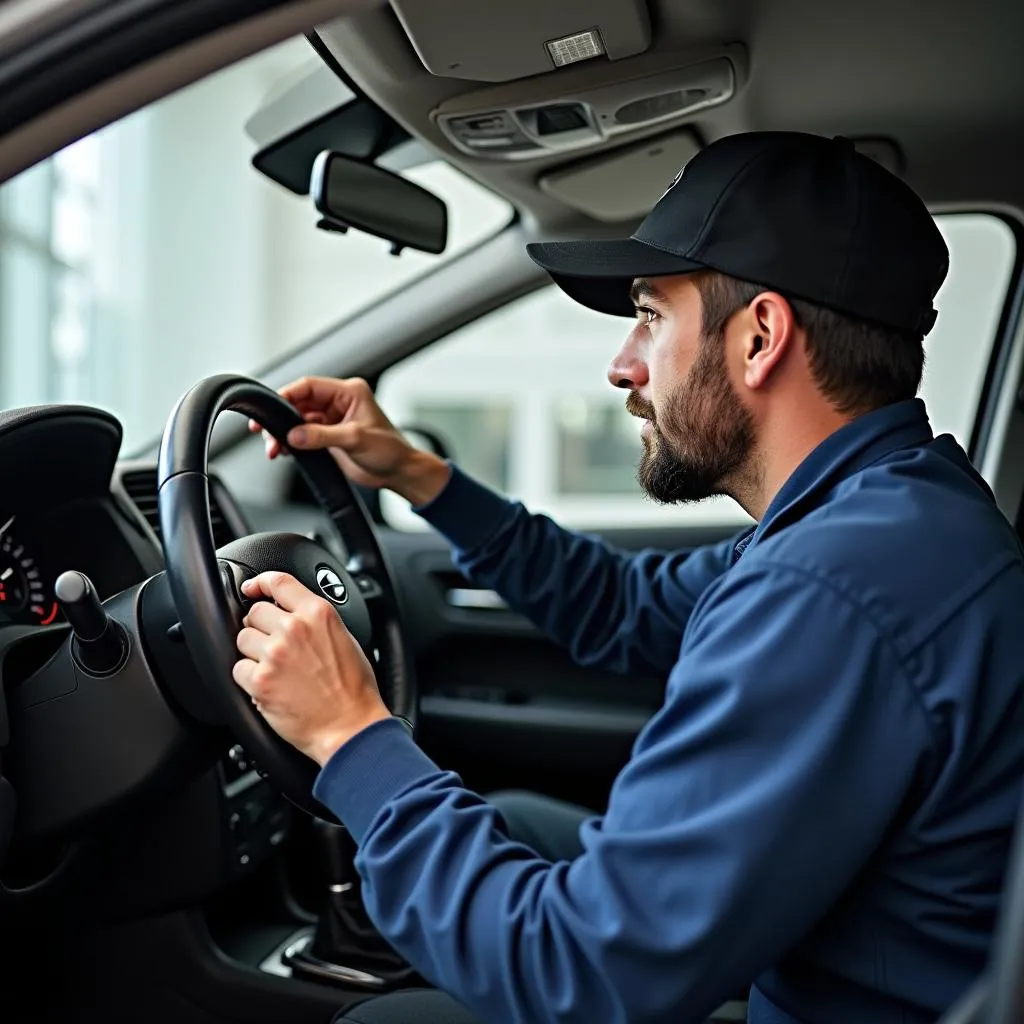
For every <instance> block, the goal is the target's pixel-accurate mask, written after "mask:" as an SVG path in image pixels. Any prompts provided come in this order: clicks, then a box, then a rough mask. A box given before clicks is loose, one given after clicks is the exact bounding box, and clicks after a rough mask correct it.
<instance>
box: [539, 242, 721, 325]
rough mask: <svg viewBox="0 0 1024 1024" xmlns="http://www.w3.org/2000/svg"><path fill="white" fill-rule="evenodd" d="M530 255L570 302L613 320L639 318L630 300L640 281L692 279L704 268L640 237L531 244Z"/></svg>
mask: <svg viewBox="0 0 1024 1024" xmlns="http://www.w3.org/2000/svg"><path fill="white" fill-rule="evenodd" d="M526 251H527V253H529V255H530V258H531V259H532V260H533V261H534V263H536V264H537V265H538V266H539V267H543V269H544V270H546V271H547V272H548V273H549V274H550V275H551V277H552V279H553V280H554V282H555V284H557V285H558V287H559V288H561V289H562V291H563V292H565V294H566V295H568V296H569V297H570V298H571V299H575V300H576V301H577V302H579V303H580V304H581V305H584V306H587V307H589V308H590V309H594V310H597V312H598V313H610V314H611V315H612V316H634V315H635V313H636V310H635V307H634V306H633V301H632V299H630V297H629V293H630V289H631V288H632V287H633V281H634V279H635V278H638V277H666V276H669V275H671V274H692V273H693V272H694V271H697V270H703V269H705V268H704V267H703V266H702V265H701V264H700V263H694V262H693V260H688V259H684V258H683V257H682V256H675V255H673V254H672V253H669V252H664V251H663V250H661V249H655V248H654V247H653V246H650V245H646V244H644V243H643V242H638V241H637V240H636V239H635V238H616V239H610V240H607V241H601V240H596V239H595V240H587V241H578V242H531V243H530V244H529V245H527V247H526Z"/></svg>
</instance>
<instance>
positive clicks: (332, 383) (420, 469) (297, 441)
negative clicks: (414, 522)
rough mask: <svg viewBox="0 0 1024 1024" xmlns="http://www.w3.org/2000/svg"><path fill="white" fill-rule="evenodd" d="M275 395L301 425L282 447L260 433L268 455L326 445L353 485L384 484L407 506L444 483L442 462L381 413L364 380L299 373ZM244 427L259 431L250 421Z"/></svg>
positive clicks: (425, 498)
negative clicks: (292, 410)
mask: <svg viewBox="0 0 1024 1024" xmlns="http://www.w3.org/2000/svg"><path fill="white" fill-rule="evenodd" d="M280 394H281V397H282V398H284V399H285V400H286V401H288V402H290V403H291V404H292V405H294V406H295V408H296V409H298V411H299V413H300V414H301V415H302V417H303V418H304V419H305V421H306V425H305V426H303V427H296V428H295V429H294V430H292V432H291V433H290V434H289V435H288V445H287V449H285V448H284V447H282V446H281V444H279V443H278V442H277V441H276V440H275V439H274V438H272V437H270V436H269V435H265V437H266V443H267V455H268V456H269V457H270V458H271V459H273V458H276V457H277V456H278V455H283V454H287V451H288V450H291V451H303V450H304V451H312V450H315V449H318V448H326V449H327V450H328V451H329V452H330V453H331V455H332V456H333V457H334V461H335V462H337V464H338V468H339V469H340V470H341V471H342V472H343V473H344V474H345V476H347V477H348V478H349V479H350V480H351V481H352V482H353V483H355V484H358V485H359V486H361V487H374V488H379V487H387V488H389V489H390V490H392V491H395V493H397V494H399V495H401V496H402V497H403V498H405V499H406V500H407V501H409V502H410V503H411V504H412V505H413V506H420V505H425V504H427V502H429V501H431V500H433V499H434V498H436V497H437V495H438V494H440V493H441V491H442V490H443V489H444V486H445V484H446V483H447V482H448V477H449V475H450V472H451V471H450V468H449V466H448V464H447V463H446V462H445V461H444V460H443V459H440V458H438V457H437V456H436V455H434V454H432V453H430V452H424V451H421V450H420V449H418V448H414V447H413V446H412V445H411V444H409V442H408V441H407V440H406V439H405V438H404V437H403V436H402V434H401V432H400V431H399V430H398V429H397V428H396V427H395V426H394V424H393V423H392V422H391V421H390V420H389V419H388V418H387V416H385V415H384V412H383V410H382V409H381V407H380V406H379V405H378V404H377V401H376V399H375V398H374V397H373V392H372V391H371V390H370V386H369V385H368V384H367V383H366V381H365V380H360V379H359V378H350V379H348V380H335V379H332V378H330V377H303V378H302V379H300V380H297V381H295V383H293V384H289V385H288V386H287V387H285V388H282V389H281V391H280ZM249 429H250V430H251V431H253V433H260V432H261V431H262V427H261V426H260V425H259V424H258V423H256V422H254V421H250V422H249Z"/></svg>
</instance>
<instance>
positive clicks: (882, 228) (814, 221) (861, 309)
mask: <svg viewBox="0 0 1024 1024" xmlns="http://www.w3.org/2000/svg"><path fill="white" fill-rule="evenodd" d="M623 187H628V183H624V184H623ZM527 251H528V252H529V254H530V256H531V257H532V258H533V260H534V261H535V262H536V263H538V264H539V265H540V266H541V267H543V268H544V269H545V270H546V271H548V273H549V274H550V275H551V277H552V278H553V279H554V281H555V283H556V284H557V285H558V286H559V287H560V288H561V289H562V290H563V291H564V292H565V293H566V294H567V295H569V296H570V297H571V298H573V299H575V300H576V301H577V302H580V303H582V304H583V305H584V306H589V307H590V308H591V309H595V310H597V311H598V312H601V313H612V314H614V315H617V316H634V315H635V310H634V306H633V303H632V301H631V299H630V297H629V293H630V288H631V286H632V283H633V280H634V278H637V277H663V276H666V275H670V274H688V273H692V272H694V271H697V270H706V269H708V270H717V271H719V272H721V273H723V274H728V275H729V276H731V277H736V278H740V279H741V280H744V281H750V282H752V283H753V284H757V285H761V286H763V287H765V288H769V289H771V290H772V291H778V292H780V293H781V294H783V295H785V296H787V297H789V298H793V299H804V300H806V301H808V302H812V303H815V304H817V305H820V306H824V307H826V308H829V309H832V310H835V311H836V312H839V313H845V314H847V315H848V316H851V317H854V318H857V319H861V320H867V321H872V322H874V323H878V324H883V325H886V326H889V327H893V328H897V329H899V330H902V331H907V332H910V333H913V334H920V335H925V334H927V333H928V332H929V331H930V330H931V329H932V326H933V325H934V323H935V316H936V313H935V309H934V307H933V305H932V303H933V301H934V299H935V295H936V293H937V292H938V290H939V286H940V285H941V284H942V282H943V280H944V278H945V276H946V272H947V271H948V269H949V251H948V249H947V248H946V243H945V241H944V240H943V238H942V234H941V233H940V232H939V229H938V228H937V227H936V225H935V221H934V220H933V219H932V217H931V214H929V212H928V209H927V207H926V206H925V205H924V203H923V202H922V201H921V199H920V197H919V196H918V195H917V194H916V193H915V192H914V191H913V189H911V188H910V187H909V186H908V185H907V184H905V183H904V182H903V181H902V180H901V179H900V178H898V177H897V176H896V175H895V174H892V173H891V172H890V171H888V170H886V169H885V168H884V167H882V165H881V164H879V163H878V162H876V161H875V160H873V159H871V158H870V157H868V156H865V155H864V154H862V153H859V152H858V151H857V150H856V148H855V147H854V145H853V143H852V142H850V141H849V140H848V139H844V138H834V139H829V138H825V137H823V136H820V135H808V134H804V133H802V132H748V133H743V134H739V135H730V136H726V137H725V138H723V139H720V140H719V141H717V142H714V143H712V144H711V145H710V146H708V147H706V148H705V149H703V150H701V151H700V152H699V153H698V154H697V155H696V156H694V157H693V158H692V159H691V160H690V161H689V163H687V164H686V166H685V167H684V168H683V169H682V170H681V171H680V172H679V174H678V175H677V176H676V178H675V180H674V181H673V182H672V184H671V185H669V187H668V190H667V191H666V192H665V194H664V195H663V196H662V197H661V199H659V200H658V202H657V204H656V205H655V207H654V209H653V210H652V211H651V212H650V213H649V214H648V216H647V217H646V218H645V219H644V221H643V223H642V224H641V225H640V226H639V227H638V228H637V229H636V231H635V232H634V234H633V235H632V236H631V237H630V238H621V239H614V240H603V241H602V240H587V241H572V242H535V243H531V244H530V245H528V246H527Z"/></svg>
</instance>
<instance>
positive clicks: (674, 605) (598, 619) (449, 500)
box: [416, 467, 735, 674]
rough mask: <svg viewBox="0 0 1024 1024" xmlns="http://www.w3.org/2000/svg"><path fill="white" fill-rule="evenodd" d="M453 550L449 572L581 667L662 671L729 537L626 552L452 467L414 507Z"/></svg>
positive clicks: (725, 555) (726, 553) (728, 551)
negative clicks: (676, 548) (680, 548)
mask: <svg viewBox="0 0 1024 1024" xmlns="http://www.w3.org/2000/svg"><path fill="white" fill-rule="evenodd" d="M416 511H417V512H418V513H419V514H420V515H421V516H422V517H423V518H424V519H425V520H426V521H427V522H428V523H430V524H431V525H432V526H433V527H434V528H435V529H436V530H438V532H440V533H441V534H442V535H443V536H444V537H445V538H446V539H447V540H448V541H450V542H451V543H452V545H453V546H454V560H455V564H456V566H457V568H458V569H459V570H460V571H462V572H463V573H464V574H465V575H466V576H468V577H469V578H470V579H471V580H472V581H473V582H474V583H476V584H478V585H479V586H483V587H486V588H489V589H493V590H495V591H496V592H497V593H498V594H500V595H501V596H502V597H503V598H504V599H505V601H506V602H507V603H508V605H509V607H510V608H512V609H513V610H515V611H517V612H519V613H521V614H522V615H525V616H526V617H527V618H528V619H530V621H531V622H533V623H534V624H535V625H536V626H537V627H538V628H539V629H541V630H543V632H544V633H545V634H546V635H547V636H548V637H550V638H551V639H552V640H554V641H555V642H556V643H557V644H559V645H560V646H562V647H564V648H566V649H567V650H568V651H569V653H570V655H571V656H572V657H573V659H574V660H575V661H576V662H578V663H579V664H581V665H585V666H588V667H590V666H592V667H598V668H604V669H608V670H610V671H613V672H623V673H625V672H638V671H639V672H657V673H662V674H664V673H667V672H668V671H669V669H671V667H672V665H673V664H674V663H675V661H676V658H677V657H678V655H679V645H680V643H681V641H682V637H683V630H684V629H685V628H686V623H687V620H688V619H689V617H690V613H691V612H692V611H693V607H694V605H695V604H696V602H697V600H698V599H699V598H700V596H701V594H703V593H704V591H705V590H706V589H707V587H708V586H710V585H711V584H712V583H713V582H714V581H715V580H716V579H717V578H718V577H719V576H720V575H721V574H722V573H723V572H725V570H726V569H727V568H729V565H730V564H731V560H732V551H733V547H734V545H735V541H734V540H731V541H726V542H724V543H722V544H717V545H714V546H711V547H703V548H698V549H697V550H695V551H694V552H692V553H686V552H674V553H664V552H658V551H643V552H641V553H639V554H626V553H624V552H621V551H617V550H615V549H613V548H611V547H609V546H608V545H607V544H605V543H604V542H603V541H601V540H600V539H599V538H596V537H591V536H587V535H584V534H578V533H572V532H570V531H568V530H564V529H562V528H561V527H560V526H558V525H557V524H556V523H554V522H552V521H551V520H550V519H549V518H548V517H547V516H543V515H531V514H530V513H529V512H528V511H527V510H526V509H525V508H524V507H523V506H522V505H521V504H518V503H516V502H511V501H507V500H506V499H505V498H502V497H500V496H499V495H497V494H495V493H494V492H493V491H490V490H488V489H487V488H486V487H484V486H483V485H482V484H480V483H478V482H477V481H475V480H473V479H472V478H470V477H469V476H467V475H466V474H464V473H463V472H461V471H460V470H459V469H457V468H454V467H453V469H452V475H451V479H450V480H449V482H448V485H447V486H446V487H445V489H444V490H443V491H442V492H441V494H440V495H439V496H438V497H437V498H435V499H434V500H433V501H432V502H431V503H430V504H429V505H426V506H423V507H421V508H419V509H417V510H416Z"/></svg>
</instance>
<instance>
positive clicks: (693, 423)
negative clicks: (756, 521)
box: [626, 338, 755, 505]
mask: <svg viewBox="0 0 1024 1024" xmlns="http://www.w3.org/2000/svg"><path fill="white" fill-rule="evenodd" d="M626 410H627V411H628V412H630V413H632V414H633V415H634V416H642V417H643V418H644V419H647V420H650V421H651V430H650V432H649V433H648V434H646V435H645V436H644V437H643V445H644V452H643V455H642V456H641V459H640V464H639V466H638V467H637V480H638V481H639V483H640V486H641V487H642V488H643V489H644V491H646V492H647V494H648V496H649V497H651V498H653V499H654V500H655V501H657V502H661V503H662V504H666V505H667V504H675V503H677V502H689V501H703V500H704V499H705V498H709V497H711V496H712V495H714V494H726V493H729V490H728V486H729V484H735V483H736V482H737V481H738V479H739V478H742V477H743V476H745V475H747V473H748V472H749V470H750V468H751V467H750V466H749V462H750V457H751V454H752V453H753V451H754V445H755V436H754V422H753V418H752V417H751V415H750V413H749V411H748V410H747V409H745V408H744V407H743V403H742V402H741V401H740V398H739V395H737V394H736V392H735V391H734V390H733V387H732V383H731V382H730V380H729V376H728V371H727V370H726V366H725V345H724V339H722V338H701V340H700V347H699V351H698V354H697V359H696V361H695V362H694V364H693V366H692V367H691V368H690V372H689V373H688V374H687V376H686V380H685V381H684V382H683V383H682V385H681V386H680V387H679V389H678V391H677V393H676V394H674V395H672V396H671V398H670V399H669V401H668V402H667V403H666V408H665V410H664V411H663V412H662V414H661V416H660V417H659V418H657V419H656V418H655V413H654V407H653V406H652V405H651V404H650V403H649V402H646V401H645V400H644V399H642V398H641V397H640V396H639V395H638V394H637V393H636V392H635V391H634V392H632V393H631V394H630V396H629V398H628V399H627V401H626Z"/></svg>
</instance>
